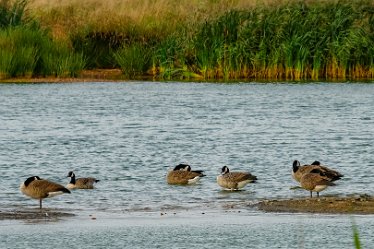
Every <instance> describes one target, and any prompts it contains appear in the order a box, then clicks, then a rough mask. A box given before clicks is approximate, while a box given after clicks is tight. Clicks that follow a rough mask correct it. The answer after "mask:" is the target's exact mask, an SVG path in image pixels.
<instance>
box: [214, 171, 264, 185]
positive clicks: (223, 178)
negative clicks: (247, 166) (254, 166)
mask: <svg viewBox="0 0 374 249" xmlns="http://www.w3.org/2000/svg"><path fill="white" fill-rule="evenodd" d="M256 180H257V177H256V176H254V175H252V174H251V173H249V172H230V170H229V168H228V167H227V166H223V167H222V170H221V174H220V175H219V176H217V183H218V185H219V186H221V187H222V188H225V189H229V190H239V189H241V188H243V187H244V186H245V185H247V184H248V183H251V182H255V181H256Z"/></svg>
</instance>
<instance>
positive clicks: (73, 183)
mask: <svg viewBox="0 0 374 249" xmlns="http://www.w3.org/2000/svg"><path fill="white" fill-rule="evenodd" d="M204 176H205V175H204V171H203V170H192V169H191V166H190V165H188V164H183V163H182V164H178V165H177V166H175V167H174V169H173V170H171V171H169V172H168V173H167V176H166V181H167V183H168V184H172V185H189V184H195V183H197V182H198V181H199V180H200V178H201V177H204ZM67 177H70V182H69V183H68V184H67V185H66V187H64V186H62V185H60V184H58V183H55V182H51V181H49V180H44V179H41V178H40V177H39V176H31V177H29V178H27V179H26V181H25V182H23V183H22V184H21V186H20V190H21V192H22V193H23V194H25V195H27V196H29V197H31V198H33V199H38V200H39V206H40V209H41V208H42V200H43V199H44V198H48V197H53V196H56V195H60V194H64V193H69V194H70V193H71V192H70V190H71V189H93V188H94V184H95V183H97V182H98V181H99V180H97V179H95V178H92V177H87V178H75V174H74V172H73V171H70V172H69V173H68V176H67ZM292 177H293V178H294V179H295V180H296V181H297V182H299V183H300V187H301V188H303V189H305V190H308V191H310V197H311V198H312V197H313V195H312V192H317V197H319V192H321V191H323V190H325V189H326V188H327V187H329V186H334V185H335V184H334V181H336V180H339V179H340V178H341V177H343V175H342V174H340V173H339V172H338V171H336V170H333V169H330V168H328V167H326V166H323V165H321V163H320V162H319V161H314V162H313V163H312V164H306V165H301V164H300V162H299V161H298V160H295V161H294V162H293V165H292ZM256 180H257V177H256V176H254V175H252V174H251V173H249V172H231V171H230V170H229V168H228V167H227V166H224V167H222V169H221V174H220V175H218V176H217V184H218V185H219V186H221V187H222V188H224V189H227V190H239V189H242V188H244V186H246V185H247V184H248V183H253V182H256Z"/></svg>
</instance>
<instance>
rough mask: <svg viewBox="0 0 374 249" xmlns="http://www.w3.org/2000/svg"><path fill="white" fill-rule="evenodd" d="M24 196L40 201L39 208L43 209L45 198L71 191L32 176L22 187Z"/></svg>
mask: <svg viewBox="0 0 374 249" xmlns="http://www.w3.org/2000/svg"><path fill="white" fill-rule="evenodd" d="M20 190H21V192H22V193H23V194H25V195H27V196H29V197H31V198H33V199H38V200H39V207H40V209H42V200H43V199H44V198H49V197H53V196H56V195H60V194H64V193H69V194H70V191H69V190H68V189H66V188H65V187H64V186H62V185H60V184H58V183H54V182H51V181H48V180H43V179H41V178H40V177H39V176H31V177H29V178H27V179H26V181H25V182H23V183H22V184H21V186H20Z"/></svg>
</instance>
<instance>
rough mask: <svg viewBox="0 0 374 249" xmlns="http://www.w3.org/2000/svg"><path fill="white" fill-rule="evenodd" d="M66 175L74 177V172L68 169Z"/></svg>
mask: <svg viewBox="0 0 374 249" xmlns="http://www.w3.org/2000/svg"><path fill="white" fill-rule="evenodd" d="M67 177H75V174H74V172H73V171H69V173H68V176H67Z"/></svg>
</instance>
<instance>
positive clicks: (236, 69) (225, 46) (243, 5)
mask: <svg viewBox="0 0 374 249" xmlns="http://www.w3.org/2000/svg"><path fill="white" fill-rule="evenodd" d="M22 2H23V1H21V3H22ZM20 6H23V5H20ZM31 6H32V9H31V10H32V11H30V12H31V13H32V15H31V16H32V17H34V18H36V19H37V20H38V22H39V23H40V25H41V26H40V27H41V29H43V30H45V29H47V30H50V31H51V32H50V33H48V35H47V36H48V37H49V40H47V41H48V42H47V43H51V44H52V45H48V44H47V45H46V46H42V47H46V48H47V49H44V50H43V51H44V52H42V50H40V49H41V48H42V47H37V48H38V49H37V50H36V51H37V55H35V56H36V57H37V63H36V64H35V65H34V66H35V70H34V73H35V72H36V73H37V74H41V75H48V74H53V75H67V74H70V75H76V74H77V73H76V72H78V71H79V68H83V67H87V68H121V69H122V71H123V73H124V75H125V76H126V77H128V78H134V77H139V76H140V75H144V74H151V75H152V76H153V77H155V78H158V79H185V78H188V79H191V78H199V79H201V78H203V79H218V78H225V79H243V78H244V79H289V80H304V79H312V80H319V79H360V78H373V76H374V63H373V62H374V3H373V1H372V0H358V1H352V2H351V1H348V0H340V1H317V0H311V1H301V0H291V1H275V0H260V1H245V0H234V1H224V0H216V1H210V0H206V1H198V0H192V1H190V0H189V1H187V0H181V1H178V2H175V1H171V0H155V1H154V0H142V1H131V0H125V1H120V0H109V1H99V0H81V1H78V0H68V1H63V2H49V1H46V0H34V1H33V2H32V5H31ZM109 17H110V18H109ZM8 19H9V18H8ZM22 19H23V18H21V20H22ZM50 35H51V36H52V37H51V36H50ZM56 41H59V42H56ZM52 47H55V48H52ZM39 48H40V49H39ZM30 51H32V50H30ZM3 53H4V58H8V59H4V60H3V62H1V63H2V64H5V61H9V60H10V59H9V58H10V57H11V55H10V53H9V51H8V52H3ZM27 53H29V57H32V56H34V52H27ZM27 53H25V54H27ZM60 58H63V59H60ZM85 59H86V60H85ZM53 61H58V62H59V63H60V65H59V66H58V67H57V68H58V69H56V68H54V66H55V65H53ZM43 63H44V64H43ZM42 64H43V65H44V69H41V65H42ZM69 64H71V66H68V65H69ZM64 65H65V66H64ZM4 67H5V66H4ZM69 67H70V68H77V69H74V70H71V69H69ZM28 70H30V69H28ZM70 71H72V73H68V72H70ZM73 71H74V72H73Z"/></svg>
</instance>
